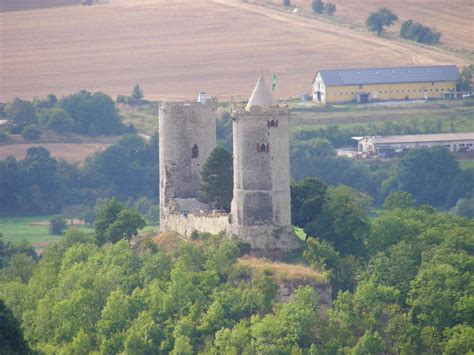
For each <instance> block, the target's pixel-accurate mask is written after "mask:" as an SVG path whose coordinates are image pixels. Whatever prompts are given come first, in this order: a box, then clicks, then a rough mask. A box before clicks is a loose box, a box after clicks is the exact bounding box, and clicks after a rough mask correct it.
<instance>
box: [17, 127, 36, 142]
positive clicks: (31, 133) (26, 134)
mask: <svg viewBox="0 0 474 355" xmlns="http://www.w3.org/2000/svg"><path fill="white" fill-rule="evenodd" d="M21 135H22V136H23V138H25V139H28V140H30V141H35V140H37V139H39V137H40V136H41V129H40V127H39V126H38V125H35V124H32V125H28V126H26V127H25V128H24V129H23V131H21Z"/></svg>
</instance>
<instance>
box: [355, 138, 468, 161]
mask: <svg viewBox="0 0 474 355" xmlns="http://www.w3.org/2000/svg"><path fill="white" fill-rule="evenodd" d="M352 139H354V140H355V141H357V151H358V153H359V154H366V155H381V156H389V155H394V154H396V153H400V152H403V151H405V150H409V149H415V148H429V147H433V146H440V145H441V146H443V147H446V148H447V149H449V150H450V151H451V152H469V151H474V132H467V133H439V134H414V135H404V136H367V137H352Z"/></svg>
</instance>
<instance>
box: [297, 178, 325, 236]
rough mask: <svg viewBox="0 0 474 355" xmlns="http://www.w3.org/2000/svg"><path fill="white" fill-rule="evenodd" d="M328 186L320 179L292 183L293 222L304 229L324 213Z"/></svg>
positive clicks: (307, 179)
mask: <svg viewBox="0 0 474 355" xmlns="http://www.w3.org/2000/svg"><path fill="white" fill-rule="evenodd" d="M327 188H328V187H327V185H326V184H325V183H324V182H323V181H322V180H321V179H319V178H311V177H308V178H304V179H303V180H300V181H297V182H295V181H292V182H291V220H292V222H293V224H294V225H296V226H298V227H301V228H304V227H305V226H306V225H307V224H308V223H310V222H311V221H312V220H313V219H315V218H316V217H317V216H318V215H319V214H320V213H321V211H322V209H323V206H324V200H325V197H326V191H327Z"/></svg>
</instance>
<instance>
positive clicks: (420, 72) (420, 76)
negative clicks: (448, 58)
mask: <svg viewBox="0 0 474 355" xmlns="http://www.w3.org/2000/svg"><path fill="white" fill-rule="evenodd" d="M319 73H320V74H321V77H322V79H323V81H324V84H325V85H327V86H341V85H362V84H395V83H419V82H431V81H456V80H458V78H459V70H458V67H457V66H455V65H435V66H424V67H396V68H367V69H330V70H320V71H319Z"/></svg>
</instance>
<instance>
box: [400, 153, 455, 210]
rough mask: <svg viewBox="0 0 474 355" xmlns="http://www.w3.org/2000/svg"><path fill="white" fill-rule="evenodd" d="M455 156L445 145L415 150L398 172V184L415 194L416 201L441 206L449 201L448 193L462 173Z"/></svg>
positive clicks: (406, 156) (404, 160) (406, 158)
mask: <svg viewBox="0 0 474 355" xmlns="http://www.w3.org/2000/svg"><path fill="white" fill-rule="evenodd" d="M460 172H461V171H460V167H459V163H458V162H457V160H456V158H455V157H454V156H453V155H452V154H451V153H450V152H449V151H448V150H447V149H445V148H443V147H439V146H436V147H432V148H429V149H426V148H421V149H412V150H410V151H409V152H407V153H406V155H405V156H404V157H403V159H402V160H401V161H400V164H399V165H398V167H397V171H396V180H397V182H398V186H399V187H400V189H402V190H403V191H407V192H409V193H411V194H412V196H413V197H414V198H415V200H416V201H417V203H419V204H429V205H431V206H435V207H441V206H445V205H446V204H448V194H447V193H446V192H449V191H450V190H452V189H453V188H454V187H455V186H454V182H455V179H456V176H457V175H458V174H459V173H460Z"/></svg>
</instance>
